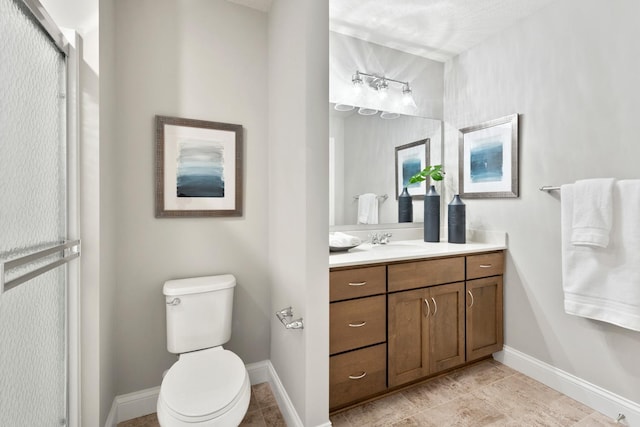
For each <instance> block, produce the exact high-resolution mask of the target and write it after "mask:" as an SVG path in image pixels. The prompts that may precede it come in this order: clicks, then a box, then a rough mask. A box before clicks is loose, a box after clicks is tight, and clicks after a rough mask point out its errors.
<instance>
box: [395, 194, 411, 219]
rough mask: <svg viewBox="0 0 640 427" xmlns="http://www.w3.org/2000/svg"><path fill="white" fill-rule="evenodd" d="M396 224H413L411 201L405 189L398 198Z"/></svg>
mask: <svg viewBox="0 0 640 427" xmlns="http://www.w3.org/2000/svg"><path fill="white" fill-rule="evenodd" d="M398 222H413V199H412V197H411V195H410V194H409V192H408V191H407V187H404V188H403V189H402V194H400V195H399V196H398Z"/></svg>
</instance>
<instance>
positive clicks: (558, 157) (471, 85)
mask: <svg viewBox="0 0 640 427" xmlns="http://www.w3.org/2000/svg"><path fill="white" fill-rule="evenodd" d="M638 16H640V3H638V2H637V1H635V0H612V1H607V2H603V1H598V0H561V1H556V2H554V3H552V4H551V5H550V6H548V7H546V8H545V9H542V11H540V12H539V13H537V14H535V15H534V16H532V17H530V18H529V19H526V20H525V21H523V22H522V23H519V24H518V25H516V26H515V27H513V28H511V29H509V30H507V31H505V32H503V33H501V34H500V35H499V36H497V37H494V38H492V39H490V40H488V41H486V42H483V43H481V44H480V45H478V46H476V47H475V48H473V49H471V50H470V51H468V52H466V53H464V54H462V55H460V56H459V57H457V58H456V59H454V60H453V61H451V62H449V63H447V64H446V68H445V121H446V122H448V123H449V124H450V125H451V128H450V129H449V132H447V137H446V140H447V153H446V160H447V165H446V167H447V170H457V144H456V142H457V137H458V134H457V132H456V131H455V129H459V128H462V127H465V126H469V125H474V124H478V123H481V122H483V121H485V120H489V119H494V118H497V117H501V116H505V115H508V114H512V113H519V114H520V115H521V116H520V120H521V121H520V124H521V132H520V167H521V169H520V197H519V198H518V199H512V200H508V199H503V200H500V199H494V200H491V199H485V200H465V202H466V203H467V221H468V225H469V226H470V227H472V228H480V229H492V230H504V231H506V232H507V233H508V239H509V250H508V260H507V270H506V276H505V303H504V306H505V341H506V344H507V345H508V346H511V347H513V348H515V349H517V350H520V351H522V352H524V353H526V354H528V355H530V356H533V357H535V358H538V359H540V360H542V361H544V362H547V363H549V364H551V365H553V366H555V367H557V368H560V369H562V370H564V371H567V372H569V373H571V374H574V375H576V376H578V377H580V378H582V379H584V380H586V381H589V382H591V383H593V384H596V385H598V386H601V387H603V388H605V389H607V390H610V391H612V392H614V393H617V394H619V395H621V396H623V397H626V398H628V399H631V400H633V401H634V402H640V387H638V384H640V364H638V362H637V358H638V354H640V334H639V333H638V332H633V331H630V330H625V329H622V328H619V327H616V326H613V325H610V324H606V323H601V322H596V321H592V320H587V319H584V318H580V317H575V316H569V315H567V314H565V313H564V309H563V295H562V283H561V254H560V200H559V196H558V195H554V194H551V195H550V194H547V193H544V192H540V191H538V187H540V186H542V185H560V184H564V183H570V182H573V181H575V180H577V179H583V178H594V177H608V176H611V177H616V178H619V179H623V178H638V158H639V157H640V145H639V144H638V143H637V138H638V134H639V133H640V121H639V120H638V117H639V116H640V104H638V99H640V85H639V84H638V76H639V75H640V44H638V43H637V42H636V41H637V40H639V39H640V27H638V25H637V17H638ZM451 178H452V177H448V178H447V179H448V188H449V189H450V190H452V191H456V190H457V188H456V183H454V182H452V181H451ZM450 197H451V195H450V194H449V198H450Z"/></svg>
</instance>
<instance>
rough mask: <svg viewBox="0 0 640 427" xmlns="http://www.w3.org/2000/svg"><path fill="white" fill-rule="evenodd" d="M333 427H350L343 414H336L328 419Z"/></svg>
mask: <svg viewBox="0 0 640 427" xmlns="http://www.w3.org/2000/svg"><path fill="white" fill-rule="evenodd" d="M329 421H331V425H332V426H333V427H351V423H350V422H349V420H348V419H347V417H346V416H345V415H344V414H342V413H341V414H336V415H333V416H331V417H329Z"/></svg>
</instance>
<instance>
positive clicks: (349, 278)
mask: <svg viewBox="0 0 640 427" xmlns="http://www.w3.org/2000/svg"><path fill="white" fill-rule="evenodd" d="M503 270H504V251H502V250H500V251H493V252H486V253H478V254H469V255H456V256H444V257H441V258H428V259H420V260H411V261H396V262H387V263H385V264H384V265H381V264H379V265H375V266H365V267H342V268H336V269H332V270H331V272H330V301H331V305H330V325H329V333H330V344H329V347H330V354H331V356H330V363H329V377H330V378H329V391H330V397H329V407H330V410H332V411H334V410H337V409H340V408H344V407H346V406H348V405H351V404H354V403H357V402H360V401H363V400H365V399H367V398H371V397H374V396H377V395H380V394H384V393H385V392H387V391H388V390H390V389H393V388H398V387H400V386H402V385H404V384H408V383H410V382H414V381H419V380H421V379H424V378H427V377H429V376H432V375H436V374H438V373H439V372H443V371H446V370H448V369H452V368H455V367H458V366H461V365H463V364H464V363H466V362H470V361H473V360H477V359H480V358H483V357H487V356H489V355H491V354H492V353H494V352H496V351H499V350H501V349H502V344H503V329H502V287H503V283H502V274H503Z"/></svg>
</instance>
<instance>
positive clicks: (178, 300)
mask: <svg viewBox="0 0 640 427" xmlns="http://www.w3.org/2000/svg"><path fill="white" fill-rule="evenodd" d="M180 302H181V301H180V298H174V299H172V300H171V301H167V305H178V304H180Z"/></svg>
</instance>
